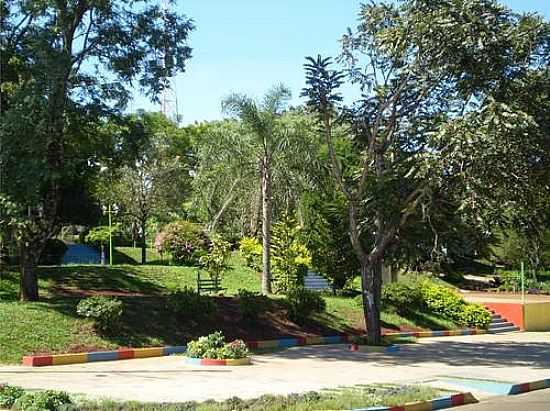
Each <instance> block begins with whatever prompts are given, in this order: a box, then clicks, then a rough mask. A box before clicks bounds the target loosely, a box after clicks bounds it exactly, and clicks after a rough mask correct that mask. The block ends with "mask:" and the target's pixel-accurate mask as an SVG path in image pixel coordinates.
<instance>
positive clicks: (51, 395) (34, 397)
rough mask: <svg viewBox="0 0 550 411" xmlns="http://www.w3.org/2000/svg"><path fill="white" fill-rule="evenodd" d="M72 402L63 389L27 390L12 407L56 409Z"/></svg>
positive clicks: (31, 410)
mask: <svg viewBox="0 0 550 411" xmlns="http://www.w3.org/2000/svg"><path fill="white" fill-rule="evenodd" d="M69 404H72V401H71V397H69V394H67V393H66V392H63V391H50V390H48V391H35V392H27V393H26V394H25V395H23V396H22V397H20V398H18V399H17V401H15V404H14V406H13V408H14V409H15V410H21V411H44V410H47V411H57V410H60V409H62V407H64V406H66V405H69Z"/></svg>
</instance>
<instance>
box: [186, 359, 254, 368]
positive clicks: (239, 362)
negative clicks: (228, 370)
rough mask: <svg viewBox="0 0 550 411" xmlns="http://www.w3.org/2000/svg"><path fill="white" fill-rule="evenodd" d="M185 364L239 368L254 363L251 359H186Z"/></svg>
mask: <svg viewBox="0 0 550 411" xmlns="http://www.w3.org/2000/svg"><path fill="white" fill-rule="evenodd" d="M185 363H186V364H187V365H201V366H238V365H251V364H252V361H251V360H250V357H245V358H239V359H226V360H214V359H210V358H192V357H185Z"/></svg>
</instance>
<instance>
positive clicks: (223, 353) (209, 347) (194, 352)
mask: <svg viewBox="0 0 550 411" xmlns="http://www.w3.org/2000/svg"><path fill="white" fill-rule="evenodd" d="M187 355H188V356H189V357H192V358H209V359H214V360H221V359H239V358H245V357H246V356H247V355H248V348H247V346H246V344H245V343H244V342H243V341H242V340H235V341H232V342H230V343H227V344H226V343H225V338H224V336H223V333H222V332H221V331H217V332H215V333H212V334H210V335H207V336H206V337H200V338H199V339H198V340H195V341H191V342H189V343H188V344H187Z"/></svg>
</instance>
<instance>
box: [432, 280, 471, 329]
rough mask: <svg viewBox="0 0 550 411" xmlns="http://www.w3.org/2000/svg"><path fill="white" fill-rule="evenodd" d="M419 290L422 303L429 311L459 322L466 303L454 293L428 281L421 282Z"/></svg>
mask: <svg viewBox="0 0 550 411" xmlns="http://www.w3.org/2000/svg"><path fill="white" fill-rule="evenodd" d="M421 290H422V298H423V300H424V303H425V304H426V307H427V308H428V309H429V310H430V311H432V312H435V313H437V314H440V315H442V316H443V317H447V318H448V319H450V320H453V321H455V322H458V323H459V322H460V320H461V313H462V310H463V308H464V306H465V305H466V302H465V301H464V300H463V299H462V297H460V296H459V295H458V294H457V293H456V292H455V291H453V290H452V289H450V288H447V287H444V286H441V285H438V284H435V283H434V282H432V281H429V280H424V281H422V282H421Z"/></svg>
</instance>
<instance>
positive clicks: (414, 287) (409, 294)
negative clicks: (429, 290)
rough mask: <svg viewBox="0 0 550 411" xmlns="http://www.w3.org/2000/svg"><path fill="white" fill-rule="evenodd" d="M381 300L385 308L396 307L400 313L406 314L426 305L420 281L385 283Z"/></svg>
mask: <svg viewBox="0 0 550 411" xmlns="http://www.w3.org/2000/svg"><path fill="white" fill-rule="evenodd" d="M381 301H382V306H383V307H384V308H394V309H395V310H396V311H397V312H398V313H400V314H406V313H408V312H410V311H412V310H416V309H419V308H421V307H422V306H423V305H424V299H423V298H422V290H421V286H420V283H419V282H418V281H407V282H397V283H389V284H386V285H384V287H383V288H382V300H381Z"/></svg>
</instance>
